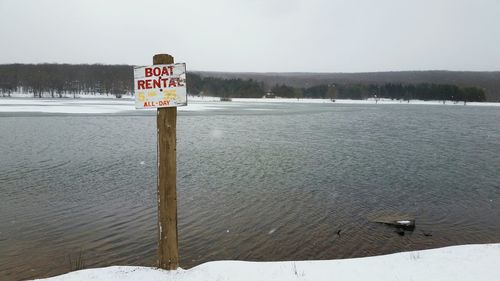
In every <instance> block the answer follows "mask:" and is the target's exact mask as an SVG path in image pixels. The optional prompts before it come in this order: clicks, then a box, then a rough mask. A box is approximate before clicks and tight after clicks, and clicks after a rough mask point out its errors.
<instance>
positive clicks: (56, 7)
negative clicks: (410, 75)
mask: <svg viewBox="0 0 500 281" xmlns="http://www.w3.org/2000/svg"><path fill="white" fill-rule="evenodd" d="M0 38H1V43H0V63H41V62H50V63H52V62H55V63H105V64H117V63H120V64H134V65H147V64H151V60H152V59H151V57H152V55H153V54H155V53H170V54H172V55H173V56H174V57H175V59H176V61H177V62H186V63H187V66H188V69H194V70H213V71H258V72H270V71H283V72H363V71H390V70H394V71H396V70H428V69H446V70H500V1H498V0H475V1H474V0H413V1H407V0H304V1H299V0H253V1H251V0H205V1H203V0H197V1H190V0H177V1H166V0H161V1H160V0H159V1H155V0H135V1H128V0H116V1H115V0H113V1H109V0H0Z"/></svg>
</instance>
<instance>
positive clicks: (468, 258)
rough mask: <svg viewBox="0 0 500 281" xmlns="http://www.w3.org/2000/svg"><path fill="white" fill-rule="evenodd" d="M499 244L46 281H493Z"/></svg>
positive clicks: (125, 270)
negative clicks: (372, 255)
mask: <svg viewBox="0 0 500 281" xmlns="http://www.w3.org/2000/svg"><path fill="white" fill-rule="evenodd" d="M499 264H500V244H483V245H463V246H453V247H446V248H440V249H432V250H423V251H415V252H404V253H396V254H391V255H384V256H375V257H366V258H356V259H344V260H321V261H287V262H243V261H214V262H208V263H204V264H201V265H199V266H196V267H194V268H191V269H189V270H182V269H178V270H175V271H165V270H160V269H156V268H148V267H137V266H112V267H106V268H96V269H86V270H80V271H75V272H71V273H68V274H64V275H60V276H56V277H52V278H48V279H40V280H46V281H81V280H94V281H115V280H121V281H129V280H130V281H132V280H144V281H153V280H155V281H156V280H158V281H159V280H177V281H216V280H231V281H264V280H275V281H288V280H302V281H330V280H336V281H347V280H349V281H356V280H360V281H367V280H369V281H379V280H380V281H393V280H394V281H396V280H413V281H432V280H436V281H437V280H439V281H470V280H481V281H498V280H499V279H498V277H499V274H498V270H497V268H498V265H499Z"/></svg>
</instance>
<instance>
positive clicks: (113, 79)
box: [0, 64, 134, 98]
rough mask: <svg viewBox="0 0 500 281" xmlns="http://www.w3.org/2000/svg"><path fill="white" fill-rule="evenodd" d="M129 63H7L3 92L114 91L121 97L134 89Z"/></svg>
mask: <svg viewBox="0 0 500 281" xmlns="http://www.w3.org/2000/svg"><path fill="white" fill-rule="evenodd" d="M133 79H134V77H133V71H132V67H131V66H129V65H100V64H92V65H88V64H78V65H75V64H7V65H0V91H1V92H2V94H3V95H4V96H5V95H10V94H11V93H12V92H14V91H19V90H20V89H22V90H23V92H27V93H31V94H33V96H34V97H40V98H41V97H42V95H43V94H45V95H47V94H48V95H49V96H51V97H63V96H64V95H67V94H71V95H77V94H80V93H92V94H97V93H99V94H112V95H116V96H118V97H120V96H121V95H123V94H126V93H128V92H131V91H132V90H133V83H134V82H133Z"/></svg>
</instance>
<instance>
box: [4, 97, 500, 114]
mask: <svg viewBox="0 0 500 281" xmlns="http://www.w3.org/2000/svg"><path fill="white" fill-rule="evenodd" d="M241 103H310V104H319V103H321V104H332V105H335V104H358V105H368V104H375V103H378V104H394V105H397V104H403V105H406V104H412V105H415V104H420V105H441V106H463V102H461V103H454V102H451V101H447V102H445V104H443V102H442V101H420V100H411V101H410V102H409V103H408V102H406V101H404V102H403V101H397V100H390V99H385V100H378V101H375V100H374V99H368V100H336V101H335V102H332V101H331V100H329V99H283V98H275V99H265V98H262V99H257V98H248V99H246V98H234V99H233V101H232V102H221V101H220V99H219V98H216V97H191V96H190V97H189V98H188V106H185V107H179V110H180V111H202V110H214V109H224V108H231V107H233V106H235V105H238V104H241ZM467 106H500V103H488V102H471V103H467ZM134 110H135V107H134V100H133V97H132V96H124V97H123V98H121V99H117V98H112V97H108V98H104V97H102V96H101V97H99V96H92V95H82V96H81V97H80V98H76V99H73V98H54V99H45V98H44V99H35V98H32V97H28V96H26V95H25V96H22V97H21V96H19V95H14V97H12V98H0V113H9V112H38V113H64V114H72V113H73V114H99V113H104V114H106V113H120V112H125V111H134Z"/></svg>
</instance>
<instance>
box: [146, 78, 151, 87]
mask: <svg viewBox="0 0 500 281" xmlns="http://www.w3.org/2000/svg"><path fill="white" fill-rule="evenodd" d="M146 89H151V80H146Z"/></svg>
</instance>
